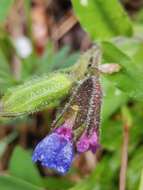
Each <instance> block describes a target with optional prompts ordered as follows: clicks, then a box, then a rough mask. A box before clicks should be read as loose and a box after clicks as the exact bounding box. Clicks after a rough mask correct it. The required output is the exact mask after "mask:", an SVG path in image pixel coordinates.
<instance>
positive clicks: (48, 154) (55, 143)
mask: <svg viewBox="0 0 143 190" xmlns="http://www.w3.org/2000/svg"><path fill="white" fill-rule="evenodd" d="M63 128H66V127H64V126H62V127H61V129H62V130H63ZM65 131H66V130H64V135H63V134H61V132H60V133H59V130H58V131H55V132H53V133H52V134H50V135H49V136H46V137H45V138H44V139H43V140H42V141H41V142H40V143H39V144H38V145H37V146H36V148H35V150H34V153H33V157H32V160H33V161H34V162H37V161H39V162H40V163H41V165H43V166H45V167H47V168H50V169H53V170H55V171H57V172H59V173H61V174H65V173H66V172H67V171H68V170H69V168H70V167H71V164H72V161H73V157H74V152H73V143H72V141H71V135H69V132H70V130H67V133H68V134H65ZM67 137H69V138H67Z"/></svg>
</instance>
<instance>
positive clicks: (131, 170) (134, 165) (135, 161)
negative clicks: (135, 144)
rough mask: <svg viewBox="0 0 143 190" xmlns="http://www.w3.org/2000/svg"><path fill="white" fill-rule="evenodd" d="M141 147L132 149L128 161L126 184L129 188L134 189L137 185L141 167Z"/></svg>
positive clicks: (142, 155) (142, 149) (142, 148)
mask: <svg viewBox="0 0 143 190" xmlns="http://www.w3.org/2000/svg"><path fill="white" fill-rule="evenodd" d="M142 160H143V147H140V148H138V149H136V151H134V153H133V155H132V159H131V160H130V162H129V163H128V170H127V186H128V189H129V190H135V189H138V187H139V180H140V176H141V169H142V168H143V162H142Z"/></svg>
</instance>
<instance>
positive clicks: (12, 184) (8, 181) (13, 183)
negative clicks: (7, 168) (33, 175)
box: [0, 170, 42, 190]
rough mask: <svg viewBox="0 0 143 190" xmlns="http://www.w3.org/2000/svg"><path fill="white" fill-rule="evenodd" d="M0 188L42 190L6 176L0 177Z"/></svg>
mask: <svg viewBox="0 0 143 190" xmlns="http://www.w3.org/2000/svg"><path fill="white" fill-rule="evenodd" d="M27 172H29V170H28V171H27ZM0 187H1V189H2V190H42V188H40V187H37V186H35V185H32V184H30V183H28V182H26V181H23V180H21V179H19V178H15V177H12V176H8V175H5V176H0Z"/></svg>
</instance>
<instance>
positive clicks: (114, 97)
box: [101, 77, 128, 122]
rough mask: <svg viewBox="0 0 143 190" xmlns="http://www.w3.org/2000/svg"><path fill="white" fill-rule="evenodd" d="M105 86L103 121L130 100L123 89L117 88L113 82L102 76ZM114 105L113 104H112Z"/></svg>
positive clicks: (103, 85) (103, 86)
mask: <svg viewBox="0 0 143 190" xmlns="http://www.w3.org/2000/svg"><path fill="white" fill-rule="evenodd" d="M101 84H102V88H103V94H104V97H103V105H102V122H104V121H106V120H107V119H109V117H110V116H111V115H112V114H113V113H114V112H115V111H116V110H117V109H118V108H119V107H121V106H122V105H124V104H125V103H126V102H127V101H128V97H127V95H126V94H125V93H123V91H121V90H119V89H118V88H116V87H115V86H114V85H113V84H112V82H110V81H108V80H107V79H106V78H105V77H102V82H101ZM111 105H112V106H111Z"/></svg>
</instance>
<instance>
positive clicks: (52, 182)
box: [43, 177, 74, 190]
mask: <svg viewBox="0 0 143 190" xmlns="http://www.w3.org/2000/svg"><path fill="white" fill-rule="evenodd" d="M43 182H44V187H46V188H47V189H51V190H66V189H69V188H70V187H72V186H73V184H74V183H73V182H71V181H69V180H68V179H67V178H62V177H59V178H55V177H46V178H44V179H43ZM59 184H60V185H59Z"/></svg>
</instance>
